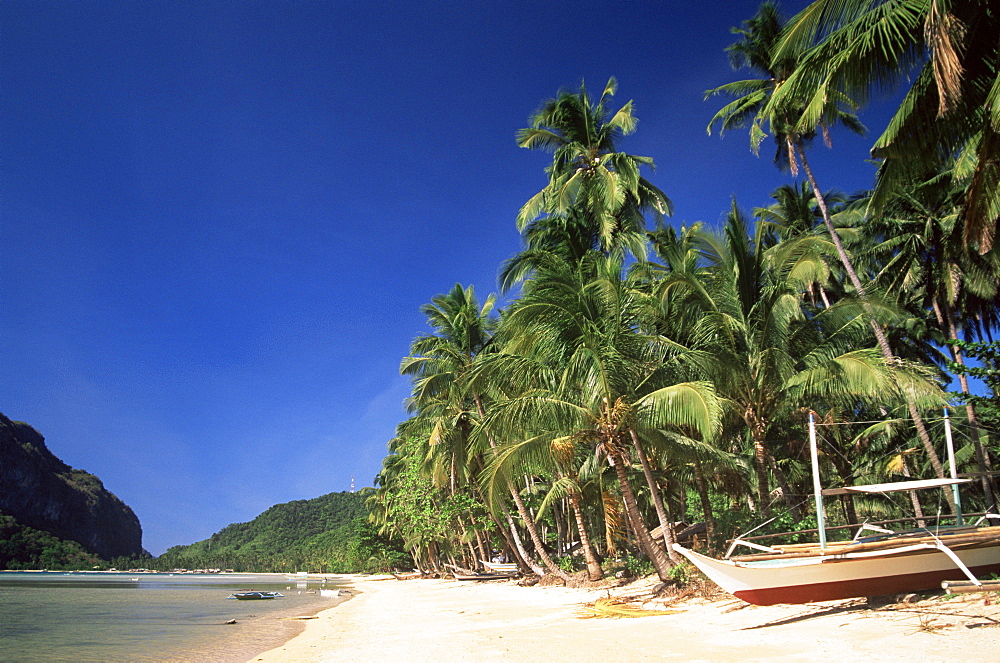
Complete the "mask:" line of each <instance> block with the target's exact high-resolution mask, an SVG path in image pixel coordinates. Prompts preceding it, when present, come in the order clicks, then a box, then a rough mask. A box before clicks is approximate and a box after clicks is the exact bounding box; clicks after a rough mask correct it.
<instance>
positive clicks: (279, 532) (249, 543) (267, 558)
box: [157, 492, 368, 569]
mask: <svg viewBox="0 0 1000 663" xmlns="http://www.w3.org/2000/svg"><path fill="white" fill-rule="evenodd" d="M367 515H368V511H367V509H366V508H365V504H364V498H363V497H362V496H361V495H360V494H357V493H348V492H339V493H328V494H326V495H322V496H320V497H316V498H313V499H310V500H295V501H292V502H285V503H283V504H276V505H274V506H272V507H271V508H269V509H267V510H266V511H264V512H263V513H261V514H260V515H259V516H257V517H256V518H254V519H253V520H251V521H250V522H246V523H233V524H232V525H227V526H226V527H224V528H222V529H221V530H219V531H218V532H216V533H215V534H213V535H212V536H211V537H210V538H208V539H205V540H204V541H198V542H196V543H192V544H190V545H186V546H173V547H172V548H169V549H168V550H167V551H166V552H165V553H163V555H161V556H160V558H159V559H158V560H157V566H158V567H161V568H162V567H164V565H167V566H173V567H183V568H192V567H195V568H197V567H204V566H210V567H222V568H237V569H240V568H244V569H261V568H281V567H285V568H292V567H300V566H303V565H319V566H328V567H332V566H340V564H339V563H338V561H344V560H346V559H347V558H348V557H350V556H351V553H352V550H353V549H354V548H356V541H357V536H356V529H357V527H358V521H359V520H363V519H364V518H365V517H366V516H367ZM352 546H353V548H352Z"/></svg>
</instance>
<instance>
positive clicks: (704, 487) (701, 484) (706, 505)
mask: <svg viewBox="0 0 1000 663" xmlns="http://www.w3.org/2000/svg"><path fill="white" fill-rule="evenodd" d="M694 485H695V489H696V490H697V491H698V499H699V500H700V501H701V510H702V513H704V514H705V538H706V539H708V545H709V547H714V546H715V515H714V514H713V513H712V500H710V499H709V497H708V484H707V482H706V481H705V472H704V470H702V468H701V462H700V461H697V460H696V461H694Z"/></svg>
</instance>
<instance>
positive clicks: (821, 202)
mask: <svg viewBox="0 0 1000 663" xmlns="http://www.w3.org/2000/svg"><path fill="white" fill-rule="evenodd" d="M787 140H788V146H789V149H790V150H794V154H796V155H797V156H798V157H799V160H800V161H801V163H802V169H803V170H804V171H805V173H806V179H808V180H809V186H811V187H812V190H813V194H814V195H815V197H816V204H817V205H818V206H819V209H820V212H821V213H822V215H823V223H824V224H825V225H826V229H827V231H828V232H829V233H830V239H831V240H832V241H833V245H834V247H836V249H837V255H838V256H839V257H840V262H841V263H843V265H844V271H845V272H847V276H848V278H849V279H850V280H851V284H852V285H853V286H854V290H855V292H857V293H858V297H859V298H860V299H861V302H862V304H863V305H864V307H865V311H866V312H867V313H868V317H869V324H870V325H871V328H872V331H873V332H875V338H876V340H877V341H878V347H879V350H881V351H882V356H883V357H884V358H885V360H886V361H887V362H890V363H891V362H895V361H897V360H896V357H895V355H893V353H892V348H891V347H890V346H889V341H888V340H887V339H886V337H885V332H883V331H882V326H881V325H880V324H879V323H878V321H876V320H875V317H874V315H872V310H871V306H870V305H869V303H868V294H867V292H866V291H865V287H864V285H863V284H862V283H861V279H859V278H858V274H857V272H855V271H854V264H853V263H852V262H851V258H850V256H848V255H847V251H846V250H845V249H844V245H843V243H842V242H841V241H840V234H839V233H838V232H837V229H836V228H834V227H833V221H832V220H831V219H830V210H829V209H828V208H827V206H826V199H825V198H824V197H823V193H822V192H821V191H820V188H819V185H818V184H817V183H816V177H815V176H814V175H813V172H812V168H810V167H809V161H808V160H806V152H805V150H804V149H803V147H802V142H801V141H800V140H798V138H797V137H793V136H791V135H789V137H788V139H787ZM792 163H794V161H793V162H792ZM906 407H907V409H908V410H909V412H910V417H911V418H912V419H913V424H914V425H915V426H916V428H917V435H918V437H919V438H920V443H921V444H922V445H923V447H924V451H925V452H926V453H927V458H928V459H930V461H931V466H932V467H933V468H934V473H935V474H936V475H937V476H938V478H944V466H943V465H942V464H941V459H940V458H939V457H938V454H937V451H935V450H934V445H933V444H932V443H931V438H930V435H928V434H927V427H926V426H924V420H923V417H921V416H920V412H919V411H918V410H917V406H916V403H914V402H913V399H912V398H911V397H910V396H909V395H908V394H907V395H906ZM944 495H945V498H946V499H947V500H948V505H949V506H950V507H951V512H952V513H955V497H954V496H953V495H952V494H951V492H950V491H947V490H946V491H944Z"/></svg>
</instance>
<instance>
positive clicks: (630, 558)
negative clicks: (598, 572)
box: [605, 552, 654, 577]
mask: <svg viewBox="0 0 1000 663" xmlns="http://www.w3.org/2000/svg"><path fill="white" fill-rule="evenodd" d="M605 570H606V571H607V572H608V573H609V574H611V575H613V574H615V573H618V572H620V571H624V572H625V574H626V575H627V576H629V577H641V576H646V575H649V574H650V573H653V571H654V569H653V563H652V562H651V561H649V559H648V558H646V557H638V556H636V555H633V554H632V553H630V552H627V553H625V554H624V555H622V556H621V557H619V558H618V559H616V560H614V561H611V562H608V564H607V565H606V568H605Z"/></svg>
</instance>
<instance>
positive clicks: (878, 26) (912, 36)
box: [776, 0, 1000, 253]
mask: <svg viewBox="0 0 1000 663" xmlns="http://www.w3.org/2000/svg"><path fill="white" fill-rule="evenodd" d="M997 35H1000V12H997V11H996V6H995V3H994V2H992V1H991V0H912V1H907V2H883V1H875V0H815V1H814V2H812V3H811V4H810V5H809V6H807V7H806V8H805V9H803V10H802V11H801V12H799V14H797V15H796V16H794V17H793V18H792V19H791V20H790V21H789V22H788V25H787V28H786V32H785V35H784V37H783V39H782V44H781V46H780V47H779V49H778V50H777V52H776V57H778V58H780V57H787V54H790V53H796V54H797V53H801V52H802V51H803V49H807V48H808V49H809V50H808V52H806V53H804V54H803V56H802V57H801V59H800V61H799V65H798V67H797V68H796V71H795V72H794V73H793V74H792V75H791V76H790V77H789V79H788V81H787V85H786V86H785V89H783V90H782V91H781V92H780V93H779V94H778V95H776V97H782V98H786V97H787V98H798V97H802V96H807V97H809V98H810V99H811V100H812V103H810V104H809V106H808V107H807V108H806V110H805V112H804V113H803V114H802V115H801V116H800V118H799V121H798V123H797V124H796V127H797V128H798V129H803V128H808V127H809V126H811V125H813V123H814V122H815V121H816V118H817V113H818V109H819V107H820V106H821V103H822V100H824V99H826V98H827V97H828V96H829V95H831V94H841V93H847V94H849V95H851V96H852V97H853V98H855V99H858V100H867V99H869V98H871V97H872V96H873V95H875V94H878V93H881V92H882V91H884V90H892V89H895V88H897V87H898V86H900V85H906V84H908V85H909V87H908V89H907V92H906V95H905V97H904V99H903V101H902V103H901V104H900V106H899V108H898V110H897V111H896V114H895V115H894V117H893V118H892V119H891V120H890V122H889V124H888V126H887V128H886V130H885V131H884V132H883V134H882V135H881V136H880V137H879V138H878V140H877V141H876V142H875V145H874V147H873V149H872V152H873V155H874V156H875V157H876V158H879V159H882V160H883V161H882V165H881V167H880V169H879V175H878V179H877V184H876V187H875V192H874V196H873V197H872V204H873V206H874V207H876V208H878V207H880V206H881V205H883V204H885V203H886V202H887V201H888V196H889V195H890V194H891V193H892V192H893V191H895V190H898V189H900V188H905V186H906V185H907V184H908V183H909V182H913V181H914V180H916V181H920V180H921V179H922V178H924V177H925V175H926V173H927V172H929V171H942V170H944V169H945V168H946V167H947V166H948V162H949V160H951V159H952V158H954V157H956V156H958V157H959V158H958V162H957V167H956V176H957V179H958V180H959V181H960V182H962V185H963V188H964V190H965V195H964V196H963V200H962V206H961V209H960V212H959V220H960V225H961V226H962V233H963V238H964V240H965V242H966V244H967V245H968V246H969V247H971V248H975V249H976V250H978V252H979V253H987V252H989V251H990V250H991V248H992V247H993V245H994V240H995V238H996V234H997V222H998V219H1000V165H998V163H997V154H998V152H1000V103H998V101H1000V38H998V37H997ZM817 40H819V43H818V44H816V42H817ZM778 101H779V102H781V103H783V101H782V100H781V99H779V100H778Z"/></svg>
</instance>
